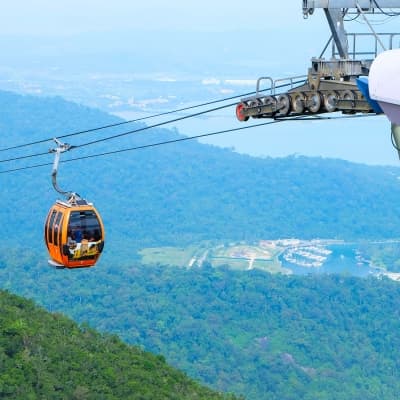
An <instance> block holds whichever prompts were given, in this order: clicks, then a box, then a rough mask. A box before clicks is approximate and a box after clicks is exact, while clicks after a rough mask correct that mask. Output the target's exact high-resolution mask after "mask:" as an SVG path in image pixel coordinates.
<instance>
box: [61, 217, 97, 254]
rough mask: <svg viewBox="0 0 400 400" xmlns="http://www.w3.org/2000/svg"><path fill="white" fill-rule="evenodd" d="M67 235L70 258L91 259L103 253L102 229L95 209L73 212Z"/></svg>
mask: <svg viewBox="0 0 400 400" xmlns="http://www.w3.org/2000/svg"><path fill="white" fill-rule="evenodd" d="M67 236H68V238H67V243H68V246H69V255H68V258H69V259H71V260H89V259H94V258H96V257H98V256H99V254H100V253H101V250H102V246H101V244H102V243H101V240H102V231H101V225H100V222H99V220H98V218H97V215H96V213H95V212H94V211H92V210H86V211H73V212H71V214H70V217H69V222H68V229H67Z"/></svg>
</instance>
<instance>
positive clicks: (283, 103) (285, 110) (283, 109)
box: [276, 94, 290, 117]
mask: <svg viewBox="0 0 400 400" xmlns="http://www.w3.org/2000/svg"><path fill="white" fill-rule="evenodd" d="M277 109H278V110H277V111H278V112H277V114H276V115H278V116H280V117H283V116H285V115H288V114H289V111H290V97H289V95H287V94H280V95H279V96H278V99H277Z"/></svg>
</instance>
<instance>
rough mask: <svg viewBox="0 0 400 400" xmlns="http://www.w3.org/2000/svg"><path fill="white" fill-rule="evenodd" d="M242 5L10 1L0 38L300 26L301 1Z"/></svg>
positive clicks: (223, 0) (0, 21)
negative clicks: (93, 32)
mask: <svg viewBox="0 0 400 400" xmlns="http://www.w3.org/2000/svg"><path fill="white" fill-rule="evenodd" d="M246 4H247V3H246V2H243V1H228V0H202V1H182V0H169V1H165V0H146V1H128V0H113V1H108V0H35V1H32V2H31V1H29V2H28V1H26V0H14V1H6V2H3V4H2V7H1V13H0V32H1V33H2V34H21V33H22V34H25V33H30V34H71V33H74V34H75V33H79V32H89V31H108V30H113V31H115V30H118V29H122V30H126V29H132V30H134V29H178V30H218V29H222V30H231V29H246V28H251V27H256V28H258V29H270V28H271V27H273V28H274V29H275V28H278V27H280V28H281V29H280V34H282V35H283V36H285V31H287V30H288V28H289V27H290V25H291V23H293V22H295V21H297V22H300V23H301V22H302V21H301V20H302V11H301V1H300V0H288V1H287V2H286V4H285V2H284V1H279V2H272V1H267V0H253V1H252V2H248V4H249V5H250V4H251V7H250V8H246ZM272 4H275V5H272ZM277 4H278V5H277ZM315 20H317V19H315ZM305 26H306V25H305ZM289 30H290V29H289Z"/></svg>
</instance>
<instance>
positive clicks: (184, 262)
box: [139, 243, 291, 274]
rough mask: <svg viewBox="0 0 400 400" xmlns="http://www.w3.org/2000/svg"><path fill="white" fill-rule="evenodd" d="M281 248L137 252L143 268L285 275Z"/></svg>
mask: <svg viewBox="0 0 400 400" xmlns="http://www.w3.org/2000/svg"><path fill="white" fill-rule="evenodd" d="M281 251H282V248H280V247H277V246H265V245H263V246H258V245H250V244H234V243H231V244H229V245H221V244H220V245H215V244H211V243H207V244H204V243H203V244H199V245H193V246H188V247H155V248H147V249H143V250H141V251H140V252H139V254H140V255H141V257H142V263H143V264H145V265H146V264H152V265H154V264H161V265H174V266H177V267H186V268H191V267H200V266H201V265H202V263H203V262H205V261H207V262H209V263H211V265H212V266H213V267H216V268H217V267H220V266H223V265H228V266H230V267H231V268H233V269H238V270H249V269H253V268H256V269H261V270H264V271H268V272H271V273H284V274H288V273H290V272H291V271H290V270H287V269H285V268H282V265H281V263H280V261H279V258H278V257H279V254H280V253H281Z"/></svg>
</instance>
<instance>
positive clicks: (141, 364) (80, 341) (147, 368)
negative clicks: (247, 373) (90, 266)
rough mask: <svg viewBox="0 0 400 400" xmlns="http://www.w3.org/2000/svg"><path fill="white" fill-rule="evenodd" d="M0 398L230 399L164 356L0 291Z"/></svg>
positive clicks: (96, 399) (95, 399)
mask: <svg viewBox="0 0 400 400" xmlns="http://www.w3.org/2000/svg"><path fill="white" fill-rule="evenodd" d="M0 308H1V315H0V397H1V398H7V399H46V400H47V399H49V400H50V399H76V400H78V399H79V400H83V399H88V400H89V399H93V400H98V399H110V400H111V399H116V400H117V399H118V400H120V399H138V400H139V399H140V400H144V399H148V400H154V399H160V400H165V399H171V400H177V399H199V400H200V399H204V400H209V399H215V400H218V399H221V400H223V399H228V398H231V399H232V400H233V397H228V396H223V395H220V394H218V393H216V392H212V391H211V390H208V389H206V388H204V387H201V386H200V385H199V384H197V383H195V382H194V381H193V380H190V379H189V378H188V377H187V376H186V375H185V374H183V373H181V372H178V371H177V370H174V369H173V368H171V367H169V366H168V365H167V364H166V363H165V360H164V358H163V357H162V356H154V355H152V354H150V353H146V352H144V351H142V350H140V349H139V348H137V347H131V346H128V345H126V344H124V343H122V342H121V341H120V339H118V338H117V337H116V336H111V335H100V334H98V333H96V332H95V331H94V330H93V329H90V328H89V327H87V326H83V325H81V326H78V325H77V324H76V323H73V322H72V321H70V320H68V319H67V318H65V317H64V316H62V315H60V314H49V313H47V312H45V311H44V310H41V309H39V308H38V307H36V306H34V304H33V303H32V302H30V301H27V300H23V299H22V298H19V297H16V296H12V295H10V294H8V293H6V292H4V291H0Z"/></svg>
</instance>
